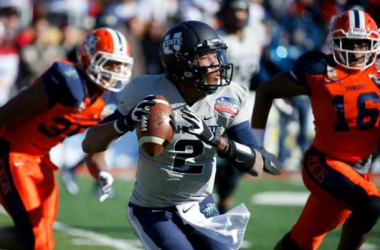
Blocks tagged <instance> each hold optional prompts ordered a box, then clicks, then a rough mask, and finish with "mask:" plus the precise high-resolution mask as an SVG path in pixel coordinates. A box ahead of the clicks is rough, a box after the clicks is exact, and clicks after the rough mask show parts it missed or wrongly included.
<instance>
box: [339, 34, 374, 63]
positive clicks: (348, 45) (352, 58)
mask: <svg viewBox="0 0 380 250" xmlns="http://www.w3.org/2000/svg"><path fill="white" fill-rule="evenodd" d="M369 43H370V42H369V41H367V40H360V39H344V40H343V41H342V48H343V49H345V50H353V51H356V52H357V53H348V59H349V62H350V64H351V65H355V64H361V63H364V60H366V58H365V57H366V56H365V55H366V54H365V53H363V52H364V51H368V50H369V48H370V44H369Z"/></svg>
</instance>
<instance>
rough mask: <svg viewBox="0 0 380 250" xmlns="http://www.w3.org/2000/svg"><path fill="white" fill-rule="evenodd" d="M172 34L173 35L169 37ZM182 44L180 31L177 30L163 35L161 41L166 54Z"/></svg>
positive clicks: (177, 48) (179, 48)
mask: <svg viewBox="0 0 380 250" xmlns="http://www.w3.org/2000/svg"><path fill="white" fill-rule="evenodd" d="M171 35H173V37H170V36H171ZM181 45H182V32H177V33H174V34H168V35H166V36H165V37H164V41H163V42H162V50H163V51H164V53H165V54H166V55H170V54H173V53H174V52H176V51H180V50H181Z"/></svg>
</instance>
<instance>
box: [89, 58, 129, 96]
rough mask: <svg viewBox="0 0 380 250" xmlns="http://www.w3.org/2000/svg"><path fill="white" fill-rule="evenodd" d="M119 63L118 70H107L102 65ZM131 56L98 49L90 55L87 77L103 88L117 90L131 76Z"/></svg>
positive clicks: (122, 86) (119, 89) (120, 88)
mask: <svg viewBox="0 0 380 250" xmlns="http://www.w3.org/2000/svg"><path fill="white" fill-rule="evenodd" d="M111 61H113V62H115V63H118V64H120V65H119V67H120V71H119V72H114V71H112V70H107V69H106V68H105V67H104V66H105V65H106V64H107V63H109V62H111ZM132 67H133V58H132V57H129V56H126V55H117V54H111V53H107V52H103V51H98V52H96V53H95V54H94V56H92V57H91V63H90V66H89V67H88V68H87V70H86V72H87V75H88V76H89V78H90V79H91V80H92V81H93V82H94V83H95V84H97V85H99V86H101V87H102V88H104V89H107V90H110V91H113V92H119V91H121V90H122V89H123V88H124V86H125V85H126V84H127V83H128V82H129V80H130V78H131V76H132Z"/></svg>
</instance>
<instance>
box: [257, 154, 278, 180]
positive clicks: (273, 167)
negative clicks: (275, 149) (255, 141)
mask: <svg viewBox="0 0 380 250" xmlns="http://www.w3.org/2000/svg"><path fill="white" fill-rule="evenodd" d="M259 151H260V153H261V155H262V156H263V159H264V171H265V172H267V173H269V174H273V175H280V174H281V172H280V170H279V169H280V168H282V166H281V164H280V163H279V162H278V160H277V158H276V156H275V155H274V154H272V153H269V152H268V151H266V150H265V148H260V149H259Z"/></svg>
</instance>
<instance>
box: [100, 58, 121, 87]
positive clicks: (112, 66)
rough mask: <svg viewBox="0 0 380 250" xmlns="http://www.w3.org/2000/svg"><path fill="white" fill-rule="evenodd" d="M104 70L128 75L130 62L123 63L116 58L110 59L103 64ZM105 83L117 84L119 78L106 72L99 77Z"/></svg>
mask: <svg viewBox="0 0 380 250" xmlns="http://www.w3.org/2000/svg"><path fill="white" fill-rule="evenodd" d="M102 68H103V71H104V72H112V73H117V74H123V75H125V76H128V63H122V62H119V61H114V60H108V61H107V62H106V63H104V64H103V65H102ZM99 80H100V81H101V82H102V83H103V84H104V85H112V86H113V85H115V84H117V82H118V80H116V79H113V78H112V75H111V74H109V75H107V74H104V75H102V77H101V78H100V79H99Z"/></svg>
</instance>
